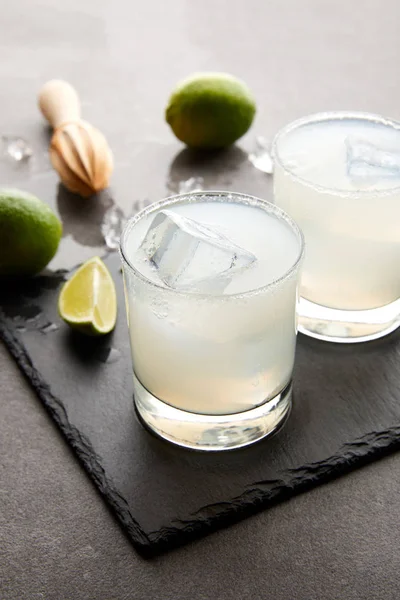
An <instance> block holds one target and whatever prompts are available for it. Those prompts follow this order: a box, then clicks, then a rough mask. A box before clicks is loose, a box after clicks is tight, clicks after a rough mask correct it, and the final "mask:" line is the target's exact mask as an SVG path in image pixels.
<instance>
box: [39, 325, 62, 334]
mask: <svg viewBox="0 0 400 600" xmlns="http://www.w3.org/2000/svg"><path fill="white" fill-rule="evenodd" d="M57 329H58V325H56V323H46V324H45V325H43V327H41V328H40V332H41V333H51V332H52V331H57Z"/></svg>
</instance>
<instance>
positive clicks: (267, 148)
mask: <svg viewBox="0 0 400 600" xmlns="http://www.w3.org/2000/svg"><path fill="white" fill-rule="evenodd" d="M249 161H250V162H251V164H252V165H253V166H254V167H255V168H256V169H258V170H259V171H262V172H263V173H267V174H268V175H271V173H273V170H274V163H273V161H272V156H271V144H270V143H269V142H268V140H266V139H265V138H264V137H262V136H261V135H259V136H258V137H257V138H256V148H255V150H254V152H252V153H251V154H249Z"/></svg>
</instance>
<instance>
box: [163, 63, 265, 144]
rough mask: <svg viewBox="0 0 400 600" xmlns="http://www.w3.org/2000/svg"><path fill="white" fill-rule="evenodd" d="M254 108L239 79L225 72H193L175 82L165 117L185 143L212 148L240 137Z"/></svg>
mask: <svg viewBox="0 0 400 600" xmlns="http://www.w3.org/2000/svg"><path fill="white" fill-rule="evenodd" d="M255 112H256V104H255V100H254V97H253V95H252V93H251V91H250V90H249V88H248V87H247V85H246V84H245V83H243V81H240V79H236V77H233V76H232V75H227V74H225V73H195V74H194V75H192V76H191V77H189V78H188V79H185V80H184V81H182V82H181V83H180V84H178V86H177V87H176V89H175V90H174V92H173V93H172V95H171V97H170V99H169V102H168V106H167V109H166V112H165V118H166V120H167V123H169V125H170V126H171V129H172V131H173V132H174V134H175V135H176V137H177V138H178V139H179V140H181V141H182V142H184V143H185V144H187V145H188V146H190V147H192V148H204V149H216V148H224V147H226V146H230V145H231V144H233V143H234V142H236V140H238V139H239V138H240V137H242V135H244V134H245V133H246V131H247V130H248V129H249V127H250V125H251V124H252V122H253V118H254V115H255Z"/></svg>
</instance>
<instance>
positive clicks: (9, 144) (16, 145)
mask: <svg viewBox="0 0 400 600" xmlns="http://www.w3.org/2000/svg"><path fill="white" fill-rule="evenodd" d="M1 145H2V153H3V155H5V156H6V157H8V158H11V159H12V160H15V161H16V162H21V161H23V160H27V159H28V158H30V157H31V156H32V154H33V151H32V148H31V147H30V145H29V143H28V142H27V141H26V140H24V139H23V138H21V137H18V136H15V135H2V136H1Z"/></svg>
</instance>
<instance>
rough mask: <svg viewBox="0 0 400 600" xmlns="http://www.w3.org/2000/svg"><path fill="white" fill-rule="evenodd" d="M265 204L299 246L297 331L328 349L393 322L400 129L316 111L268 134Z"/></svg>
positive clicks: (399, 258)
mask: <svg viewBox="0 0 400 600" xmlns="http://www.w3.org/2000/svg"><path fill="white" fill-rule="evenodd" d="M273 154H274V163H275V166H274V196H275V203H276V204H277V205H278V206H279V207H281V208H282V209H283V210H285V211H286V212H287V213H288V214H290V215H291V217H292V218H293V219H294V220H295V221H296V222H297V223H298V224H299V226H300V227H301V229H302V231H303V234H304V237H305V240H306V248H307V249H306V257H305V261H304V268H303V272H302V280H301V287H300V296H301V298H300V302H299V309H298V312H299V331H301V332H303V333H305V334H308V335H310V336H313V337H316V338H320V339H323V340H328V341H333V342H360V341H367V340H372V339H375V338H379V337H382V336H384V335H386V334H388V333H390V332H391V331H393V330H394V329H396V328H397V327H398V326H399V325H400V124H399V123H396V122H394V121H391V120H389V119H385V118H383V117H379V116H376V115H372V114H365V113H357V112H355V113H345V112H333V113H320V114H316V115H312V116H310V117H306V118H304V119H300V120H298V121H295V122H294V123H291V124H289V125H288V126H286V127H285V128H284V129H282V130H281V131H280V132H279V133H278V134H277V136H276V138H275V141H274V144H273Z"/></svg>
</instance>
